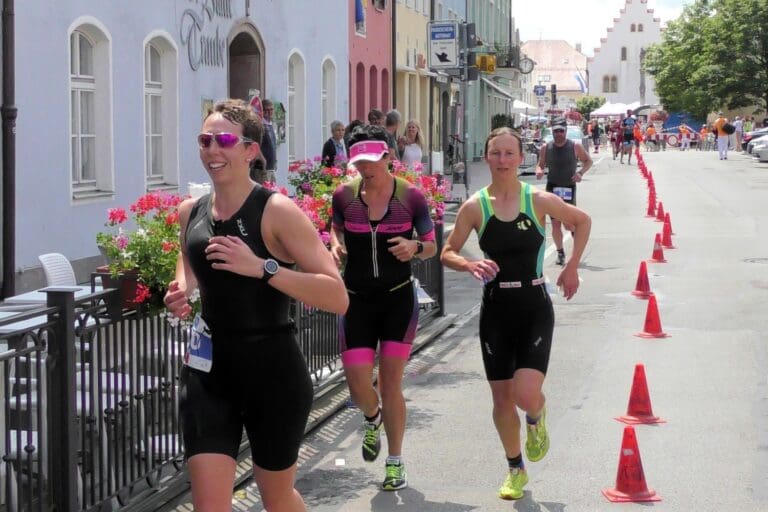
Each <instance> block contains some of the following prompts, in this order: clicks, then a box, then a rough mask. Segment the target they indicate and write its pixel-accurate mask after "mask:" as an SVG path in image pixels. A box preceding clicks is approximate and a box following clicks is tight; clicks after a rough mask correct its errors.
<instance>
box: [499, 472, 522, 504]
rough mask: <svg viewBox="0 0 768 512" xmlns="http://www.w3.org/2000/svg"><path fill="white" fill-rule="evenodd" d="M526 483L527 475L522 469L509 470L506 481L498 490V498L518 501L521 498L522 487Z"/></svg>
mask: <svg viewBox="0 0 768 512" xmlns="http://www.w3.org/2000/svg"><path fill="white" fill-rule="evenodd" d="M527 483H528V473H526V471H525V470H524V469H520V468H515V469H510V470H509V473H508V474H507V478H506V480H504V483H503V484H501V488H500V489H499V498H501V499H503V500H519V499H520V498H522V497H523V487H525V484H527Z"/></svg>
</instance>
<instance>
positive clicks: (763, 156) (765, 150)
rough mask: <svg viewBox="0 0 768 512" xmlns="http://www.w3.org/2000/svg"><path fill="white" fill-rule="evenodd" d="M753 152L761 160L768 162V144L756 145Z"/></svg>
mask: <svg viewBox="0 0 768 512" xmlns="http://www.w3.org/2000/svg"><path fill="white" fill-rule="evenodd" d="M752 154H753V155H754V156H755V158H757V159H758V160H759V161H761V162H768V144H765V145H761V146H755V149H754V150H753V151H752Z"/></svg>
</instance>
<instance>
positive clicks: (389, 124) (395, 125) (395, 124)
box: [384, 110, 403, 160]
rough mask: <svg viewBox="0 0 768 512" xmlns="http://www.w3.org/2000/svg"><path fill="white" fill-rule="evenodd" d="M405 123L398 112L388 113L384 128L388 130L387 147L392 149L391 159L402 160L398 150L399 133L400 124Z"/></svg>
mask: <svg viewBox="0 0 768 512" xmlns="http://www.w3.org/2000/svg"><path fill="white" fill-rule="evenodd" d="M402 122H403V116H401V115H400V112H398V111H397V110H390V111H389V112H387V117H386V118H385V120H384V128H385V129H386V130H387V134H388V135H387V138H388V140H387V145H388V146H389V148H390V149H392V155H390V156H391V158H394V159H395V160H400V152H399V151H398V150H397V131H398V130H399V129H400V123H402Z"/></svg>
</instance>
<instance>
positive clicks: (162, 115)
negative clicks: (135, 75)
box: [144, 37, 179, 190]
mask: <svg viewBox="0 0 768 512" xmlns="http://www.w3.org/2000/svg"><path fill="white" fill-rule="evenodd" d="M176 90H177V86H176V49H175V48H174V47H173V45H171V43H169V41H168V39H166V38H164V37H155V38H154V39H151V40H150V41H149V42H148V43H147V44H146V46H145V47H144V155H145V159H144V165H145V169H146V177H147V189H148V190H151V189H152V188H156V187H162V186H166V185H175V184H178V182H179V179H178V161H177V156H176V155H177V151H176V147H177V145H178V135H177V132H178V128H177V125H178V117H177V112H176V103H177V101H176Z"/></svg>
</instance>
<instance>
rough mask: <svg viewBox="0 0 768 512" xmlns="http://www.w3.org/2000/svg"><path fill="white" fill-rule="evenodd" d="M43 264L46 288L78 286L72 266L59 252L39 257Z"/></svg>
mask: <svg viewBox="0 0 768 512" xmlns="http://www.w3.org/2000/svg"><path fill="white" fill-rule="evenodd" d="M37 259H39V260H40V263H42V264H43V272H45V281H46V286H76V285H77V279H76V278H75V271H74V270H73V269H72V264H71V263H70V262H69V260H68V259H67V257H66V256H64V255H63V254H59V253H58V252H51V253H48V254H41V255H40V256H38V257H37Z"/></svg>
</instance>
